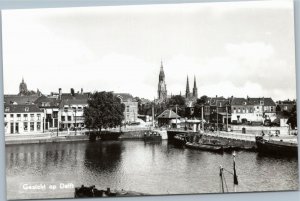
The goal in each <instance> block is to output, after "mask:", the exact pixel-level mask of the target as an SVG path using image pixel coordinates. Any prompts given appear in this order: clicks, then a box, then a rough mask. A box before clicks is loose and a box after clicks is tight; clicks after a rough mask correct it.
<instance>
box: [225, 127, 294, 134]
mask: <svg viewBox="0 0 300 201" xmlns="http://www.w3.org/2000/svg"><path fill="white" fill-rule="evenodd" d="M243 128H244V129H245V130H246V134H254V135H260V134H261V133H262V131H263V132H264V133H265V134H276V132H279V134H280V135H289V132H291V133H293V132H294V131H290V130H289V127H288V126H284V127H267V126H244V125H231V129H232V131H233V132H236V133H242V130H243Z"/></svg>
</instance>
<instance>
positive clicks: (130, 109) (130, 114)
mask: <svg viewBox="0 0 300 201" xmlns="http://www.w3.org/2000/svg"><path fill="white" fill-rule="evenodd" d="M115 95H116V96H117V97H118V98H120V100H121V103H123V104H124V105H125V110H124V122H125V123H129V124H130V123H133V122H137V118H138V102H137V100H135V99H134V98H133V96H132V95H131V94H128V93H115Z"/></svg>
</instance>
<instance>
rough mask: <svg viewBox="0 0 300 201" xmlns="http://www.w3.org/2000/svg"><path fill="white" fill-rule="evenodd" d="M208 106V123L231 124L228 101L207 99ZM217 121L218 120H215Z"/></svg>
mask: <svg viewBox="0 0 300 201" xmlns="http://www.w3.org/2000/svg"><path fill="white" fill-rule="evenodd" d="M208 102H209V103H208V104H209V113H210V114H209V122H212V123H217V122H218V123H224V124H225V123H227V118H228V123H230V122H231V110H230V105H229V99H226V98H224V97H217V96H216V97H214V98H209V99H208ZM217 119H218V120H217Z"/></svg>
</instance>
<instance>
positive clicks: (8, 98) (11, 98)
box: [4, 94, 39, 105]
mask: <svg viewBox="0 0 300 201" xmlns="http://www.w3.org/2000/svg"><path fill="white" fill-rule="evenodd" d="M38 98H39V96H38V95H37V94H35V95H30V96H21V95H4V103H5V104H14V103H16V104H19V105H22V104H34V101H35V100H36V99H38Z"/></svg>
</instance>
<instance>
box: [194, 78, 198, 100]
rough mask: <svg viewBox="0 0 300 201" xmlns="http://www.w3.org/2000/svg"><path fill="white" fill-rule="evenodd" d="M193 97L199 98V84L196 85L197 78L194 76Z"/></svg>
mask: <svg viewBox="0 0 300 201" xmlns="http://www.w3.org/2000/svg"><path fill="white" fill-rule="evenodd" d="M193 97H194V98H198V89H197V84H196V76H194V88H193Z"/></svg>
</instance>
